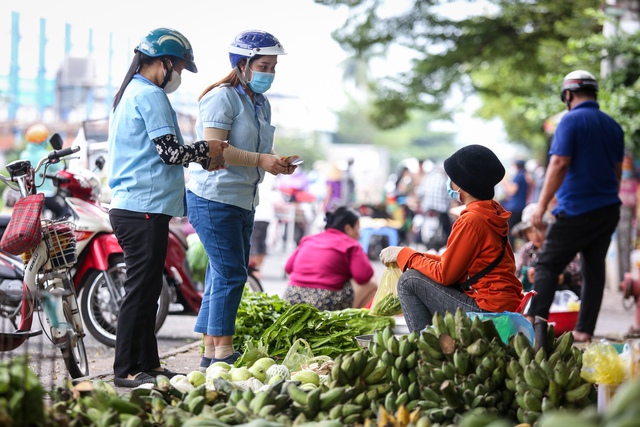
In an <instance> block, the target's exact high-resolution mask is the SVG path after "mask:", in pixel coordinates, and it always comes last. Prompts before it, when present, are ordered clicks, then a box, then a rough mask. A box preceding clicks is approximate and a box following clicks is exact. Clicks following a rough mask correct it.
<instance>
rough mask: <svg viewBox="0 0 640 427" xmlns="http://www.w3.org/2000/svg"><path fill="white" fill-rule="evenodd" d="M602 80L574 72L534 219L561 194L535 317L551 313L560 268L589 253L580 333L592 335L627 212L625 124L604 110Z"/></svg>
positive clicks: (544, 254) (539, 269)
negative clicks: (623, 193) (615, 238)
mask: <svg viewBox="0 0 640 427" xmlns="http://www.w3.org/2000/svg"><path fill="white" fill-rule="evenodd" d="M597 93H598V82H597V81H596V79H595V77H594V76H593V75H592V74H591V73H589V72H587V71H583V70H577V71H573V72H571V73H569V74H568V75H567V76H566V77H565V78H564V81H563V83H562V91H561V94H560V98H561V99H562V101H563V102H564V103H565V104H566V105H567V109H568V110H569V112H568V113H567V114H566V115H565V116H564V117H563V118H562V120H561V121H560V124H559V125H558V128H557V129H556V132H555V135H554V137H553V141H552V143H551V148H550V150H549V155H550V159H549V166H548V167H547V172H546V176H545V181H544V185H543V187H542V192H541V193H540V198H539V200H538V207H537V209H536V211H535V212H534V213H533V216H532V222H533V225H534V226H536V227H541V226H542V216H543V214H544V212H545V211H546V209H547V206H548V205H549V202H550V201H551V200H552V198H553V196H554V194H555V196H556V200H557V206H556V207H555V208H554V209H553V214H554V215H555V217H556V221H555V222H554V223H552V224H551V226H550V227H549V229H548V231H547V235H546V239H545V243H544V245H543V246H542V249H541V251H540V253H539V256H538V262H537V265H536V277H535V284H534V289H535V290H536V291H537V292H538V295H536V296H535V297H533V299H532V301H531V306H530V307H529V310H528V311H527V317H528V318H529V319H530V320H533V319H534V317H535V316H540V317H543V318H547V317H548V315H549V308H550V306H551V303H552V301H553V297H554V293H555V290H556V285H557V279H558V275H559V274H560V273H561V272H562V269H563V268H564V267H565V266H566V265H567V263H568V262H569V261H571V259H573V257H574V256H575V255H576V253H578V252H579V253H580V254H581V256H582V275H583V279H584V281H583V286H582V294H581V296H580V299H581V307H580V314H579V317H578V323H577V324H576V327H575V328H574V331H573V336H574V339H575V340H576V341H590V340H591V337H592V335H593V332H594V330H595V326H596V322H597V320H598V313H599V311H600V305H601V304H602V296H603V293H604V285H605V257H606V255H607V250H608V248H609V244H610V242H611V236H612V234H613V232H614V231H615V229H616V226H617V224H618V221H619V219H620V198H619V197H618V191H619V186H620V178H621V173H622V159H623V156H624V132H623V130H622V128H621V126H620V125H619V124H618V123H617V122H616V121H615V120H614V119H612V118H611V117H610V116H608V115H607V114H605V113H603V112H602V111H600V106H599V105H598V102H597V101H596V100H597Z"/></svg>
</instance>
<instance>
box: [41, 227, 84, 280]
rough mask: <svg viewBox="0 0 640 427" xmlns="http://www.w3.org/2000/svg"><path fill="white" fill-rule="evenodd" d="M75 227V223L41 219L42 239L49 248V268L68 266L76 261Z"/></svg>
mask: <svg viewBox="0 0 640 427" xmlns="http://www.w3.org/2000/svg"><path fill="white" fill-rule="evenodd" d="M75 228H76V226H75V224H74V223H72V222H68V221H51V220H43V221H42V229H43V231H44V233H43V239H44V241H45V243H46V244H47V248H48V249H49V261H50V265H51V268H53V269H57V268H69V267H71V266H72V265H74V264H75V263H76V261H77V259H78V258H77V252H76V236H75V233H74V230H75ZM45 268H46V265H45Z"/></svg>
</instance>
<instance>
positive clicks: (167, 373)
mask: <svg viewBox="0 0 640 427" xmlns="http://www.w3.org/2000/svg"><path fill="white" fill-rule="evenodd" d="M144 373H145V374H147V375H149V376H151V377H153V378H155V377H157V376H158V375H163V376H165V377H167V378H173V377H175V376H176V375H186V374H181V373H179V372H171V371H170V370H168V369H167V368H162V370H161V371H157V370H155V369H150V370H148V371H144Z"/></svg>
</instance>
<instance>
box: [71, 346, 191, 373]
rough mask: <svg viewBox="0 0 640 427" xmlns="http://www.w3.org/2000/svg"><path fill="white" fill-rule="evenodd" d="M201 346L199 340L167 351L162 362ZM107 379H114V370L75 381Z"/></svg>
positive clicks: (161, 358)
mask: <svg viewBox="0 0 640 427" xmlns="http://www.w3.org/2000/svg"><path fill="white" fill-rule="evenodd" d="M200 345H202V343H201V341H200V340H198V341H195V342H192V343H191V344H186V345H184V346H182V347H177V348H174V349H172V350H170V351H167V352H165V353H163V354H160V361H162V360H164V359H168V358H170V357H173V356H175V355H177V354H180V353H187V352H189V351H191V350H193V349H196V348H199V347H200ZM199 358H200V355H199V354H198V360H199ZM107 377H110V378H113V370H112V369H111V370H109V371H104V372H100V373H97V374H93V375H88V376H86V377H80V378H76V379H75V380H74V383H78V382H82V381H92V380H99V379H105V378H107Z"/></svg>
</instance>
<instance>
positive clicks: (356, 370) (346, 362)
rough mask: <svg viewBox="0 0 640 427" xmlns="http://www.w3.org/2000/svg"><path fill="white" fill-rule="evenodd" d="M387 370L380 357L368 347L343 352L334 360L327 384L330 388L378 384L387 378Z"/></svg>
mask: <svg viewBox="0 0 640 427" xmlns="http://www.w3.org/2000/svg"><path fill="white" fill-rule="evenodd" d="M385 371H386V369H385V368H384V367H383V366H382V364H381V363H380V359H379V358H378V357H377V356H372V355H371V353H370V352H369V350H367V349H362V350H358V351H356V352H353V353H343V354H340V355H338V356H337V357H336V358H335V359H334V360H333V367H332V368H331V372H330V373H329V376H328V378H327V384H328V386H329V387H330V388H334V387H338V386H362V387H364V386H367V385H373V384H378V383H379V382H381V381H382V380H383V379H384V378H385Z"/></svg>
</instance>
